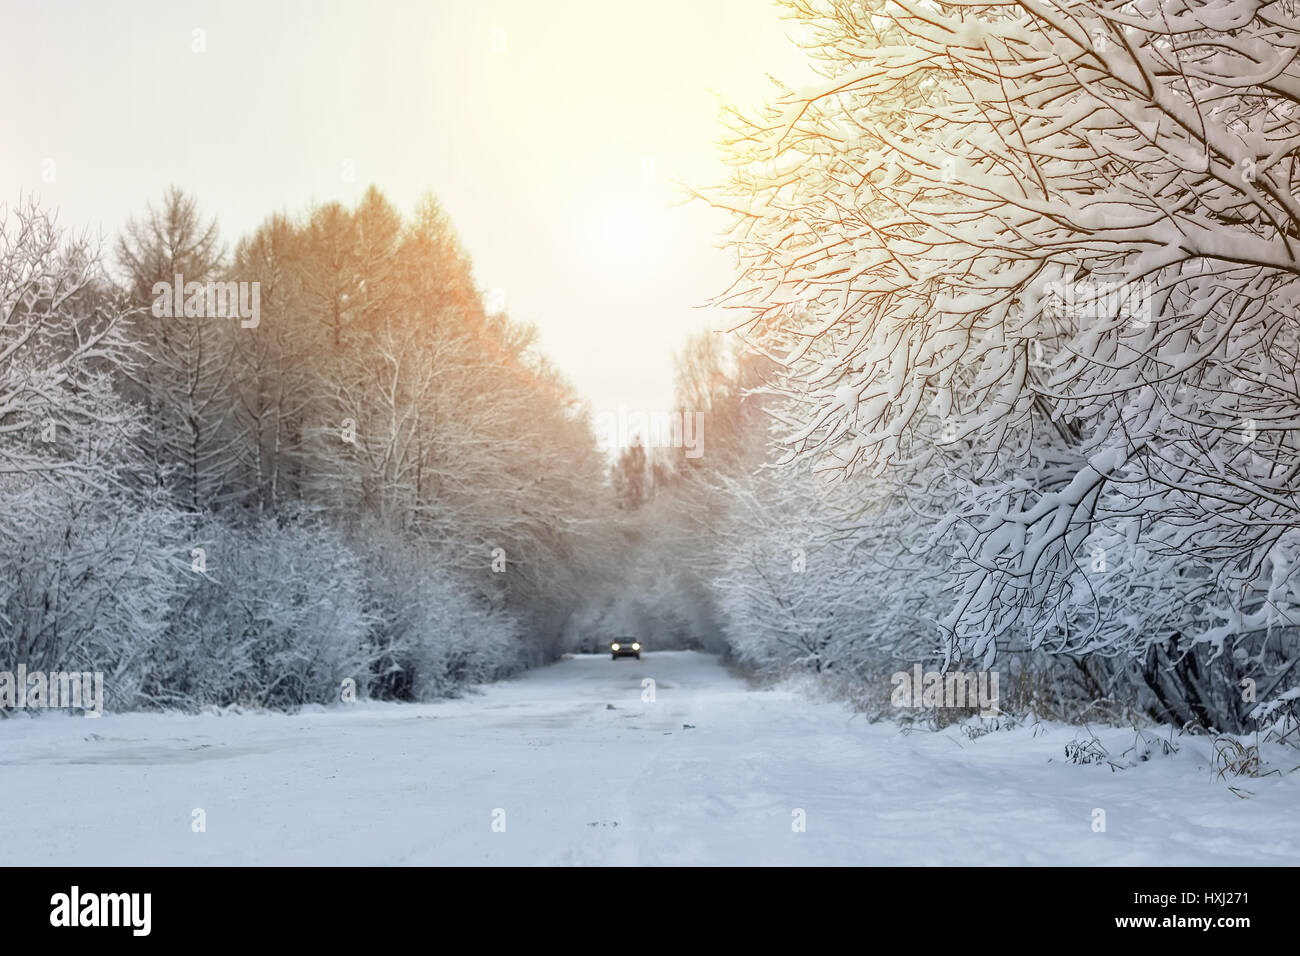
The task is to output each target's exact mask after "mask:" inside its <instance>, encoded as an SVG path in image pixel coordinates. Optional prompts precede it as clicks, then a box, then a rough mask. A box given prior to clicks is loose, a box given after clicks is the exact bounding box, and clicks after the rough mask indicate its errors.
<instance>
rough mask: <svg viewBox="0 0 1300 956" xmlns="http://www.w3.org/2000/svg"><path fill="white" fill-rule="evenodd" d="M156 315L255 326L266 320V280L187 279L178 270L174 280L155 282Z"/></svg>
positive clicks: (166, 317) (246, 326)
mask: <svg viewBox="0 0 1300 956" xmlns="http://www.w3.org/2000/svg"><path fill="white" fill-rule="evenodd" d="M153 297H154V298H153V309H152V311H153V315H154V318H157V319H179V318H182V317H184V318H187V319H227V318H230V319H233V318H239V319H241V320H242V321H241V322H240V323H239V324H240V325H241V326H242V327H243V328H246V329H255V328H257V327H258V325H259V324H261V321H262V283H260V282H215V281H213V280H208V281H207V282H186V281H185V277H184V276H183V275H181V274H179V273H177V275H176V278H175V281H173V282H155V283H154V284H153Z"/></svg>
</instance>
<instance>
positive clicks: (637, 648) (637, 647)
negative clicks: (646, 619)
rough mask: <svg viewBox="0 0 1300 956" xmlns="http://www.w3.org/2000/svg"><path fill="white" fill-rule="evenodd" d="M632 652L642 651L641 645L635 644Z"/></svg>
mask: <svg viewBox="0 0 1300 956" xmlns="http://www.w3.org/2000/svg"><path fill="white" fill-rule="evenodd" d="M632 650H634V651H639V650H641V645H640V644H633V645H632Z"/></svg>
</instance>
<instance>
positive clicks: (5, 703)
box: [0, 664, 104, 717]
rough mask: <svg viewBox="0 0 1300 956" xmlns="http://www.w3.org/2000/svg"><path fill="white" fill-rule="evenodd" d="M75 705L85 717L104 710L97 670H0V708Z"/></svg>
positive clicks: (102, 689) (21, 667) (25, 667)
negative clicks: (48, 671)
mask: <svg viewBox="0 0 1300 956" xmlns="http://www.w3.org/2000/svg"><path fill="white" fill-rule="evenodd" d="M15 707H16V708H18V709H20V710H22V709H25V708H42V709H44V708H52V709H58V708H75V709H78V710H82V711H84V712H85V716H87V717H99V716H100V715H102V714H103V713H104V675H103V673H102V672H101V671H95V672H94V673H93V674H92V673H90V672H89V671H83V672H81V673H78V672H76V671H72V672H68V671H53V672H51V673H49V674H46V673H45V672H44V671H31V672H29V671H28V670H27V665H26V664H19V665H18V671H17V673H15V672H14V671H0V708H9V709H13V708H15Z"/></svg>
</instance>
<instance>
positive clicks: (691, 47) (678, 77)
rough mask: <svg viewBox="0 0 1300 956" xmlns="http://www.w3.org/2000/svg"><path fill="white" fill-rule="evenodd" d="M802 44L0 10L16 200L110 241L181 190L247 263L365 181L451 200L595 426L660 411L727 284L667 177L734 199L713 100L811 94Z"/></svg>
mask: <svg viewBox="0 0 1300 956" xmlns="http://www.w3.org/2000/svg"><path fill="white" fill-rule="evenodd" d="M787 29H788V24H787V23H785V22H784V21H783V20H782V19H781V18H780V16H779V10H778V9H777V8H776V7H775V6H774V5H773V4H772V3H771V2H769V0H655V2H650V3H646V2H635V3H633V2H624V0H421V2H337V3H326V2H321V0H315V2H312V0H225V2H214V3H198V2H190V0H186V2H177V0H156V2H154V0H151V2H122V3H104V2H90V0H82V2H76V3H72V2H59V0H40V2H31V3H19V2H15V0H0V53H2V54H3V55H2V56H0V90H2V91H3V92H0V104H2V105H3V106H4V118H5V119H4V130H3V132H0V183H3V184H4V187H5V188H4V195H3V196H0V201H6V202H12V201H13V200H14V199H16V198H17V196H18V193H19V191H20V190H33V191H35V192H37V193H38V194H39V195H40V197H41V199H42V201H43V202H44V203H46V204H50V205H57V206H58V207H59V209H60V216H61V221H62V222H63V223H64V224H65V225H69V226H77V227H80V226H84V225H89V226H90V227H91V228H92V229H95V230H102V231H103V232H104V233H105V234H106V235H108V236H111V235H112V234H114V233H115V232H116V231H117V230H118V229H119V228H120V227H121V225H122V223H123V222H124V221H125V219H126V218H127V217H128V216H130V215H135V214H139V213H140V212H141V210H142V209H143V208H144V206H145V204H146V203H147V202H149V201H151V200H156V199H157V198H158V197H159V195H160V194H161V193H162V191H163V189H164V187H166V186H167V185H168V184H171V183H175V184H177V185H179V186H181V187H183V188H185V189H186V190H188V191H191V192H192V193H194V194H195V195H196V196H197V197H198V198H199V200H200V203H201V206H202V208H203V210H204V211H205V212H206V213H208V214H211V215H215V216H216V217H217V219H218V222H219V224H220V227H221V231H222V234H223V237H224V238H225V239H226V241H227V242H228V243H229V244H230V245H231V246H233V243H234V240H235V239H236V238H237V237H238V236H239V235H241V234H243V233H245V232H247V231H249V230H251V229H252V228H253V227H255V226H256V225H257V224H258V223H259V222H260V221H261V220H262V219H263V218H265V217H266V216H267V215H268V214H270V213H271V212H273V211H277V210H280V211H286V212H289V213H291V214H298V213H301V212H302V211H303V210H304V209H305V208H306V207H307V206H308V204H310V203H312V202H319V201H326V200H331V199H339V200H342V201H344V202H347V203H349V204H350V203H352V202H354V201H355V200H356V199H357V198H359V197H360V195H361V194H362V193H363V192H364V190H365V188H366V186H367V185H368V184H369V183H372V182H373V183H375V184H376V185H378V186H379V187H380V188H381V189H382V190H383V191H384V193H385V194H386V195H387V196H388V197H389V199H390V200H392V201H393V202H394V203H396V204H397V205H398V206H399V207H400V208H401V209H402V210H403V211H404V212H406V211H409V210H410V209H411V208H413V206H414V203H415V201H416V199H417V198H418V197H419V196H420V195H421V194H422V193H423V192H425V191H426V190H432V191H433V192H434V193H436V194H437V195H438V197H439V198H440V199H441V200H442V202H443V203H444V205H445V206H446V208H447V209H448V211H449V212H450V214H451V216H452V218H453V219H454V221H455V224H456V227H457V229H458V230H459V232H460V235H461V238H462V240H463V241H464V243H465V246H466V247H467V249H468V251H469V252H470V254H471V256H472V257H473V259H474V264H475V273H476V276H477V279H478V281H479V283H480V285H482V286H483V287H484V289H499V290H501V292H502V293H504V295H505V298H506V303H507V307H508V309H509V311H510V312H511V314H512V315H514V316H516V317H517V318H520V319H523V320H526V321H529V322H533V323H535V324H536V325H537V326H538V327H539V329H540V330H541V333H542V345H543V348H544V349H545V350H546V351H547V352H548V354H550V355H551V357H552V358H553V359H554V360H555V362H556V364H557V365H558V366H559V367H560V368H561V369H562V370H563V371H564V372H565V373H566V374H567V375H568V376H569V378H570V379H571V380H572V381H573V382H574V383H575V384H576V385H577V386H578V388H579V389H580V390H581V392H582V393H583V394H584V395H585V396H586V397H587V398H589V399H590V400H591V402H592V405H593V408H594V409H595V410H596V411H602V410H614V409H616V408H617V406H618V405H620V404H623V405H626V406H628V407H629V408H631V409H645V410H654V409H658V408H662V407H665V406H666V405H667V404H668V403H669V402H670V400H671V386H672V371H671V351H672V350H673V349H675V348H679V347H680V346H681V344H682V343H683V341H684V340H685V338H686V336H687V335H688V334H689V333H690V332H692V331H695V330H697V329H704V328H716V327H719V326H720V325H721V324H722V320H721V319H720V318H719V316H718V315H717V314H716V313H710V312H709V311H707V310H703V309H699V308H697V306H699V305H701V304H702V303H703V302H704V301H705V300H706V299H707V298H708V297H709V296H710V295H712V294H714V293H717V292H719V291H721V290H722V289H723V288H725V286H726V284H727V283H728V281H729V278H730V274H731V273H730V260H729V257H728V255H727V254H726V253H725V252H723V251H721V250H718V249H717V248H716V243H717V231H718V228H719V227H720V226H721V225H722V220H720V219H719V218H718V215H717V214H716V213H714V212H713V211H712V210H708V209H705V208H703V207H700V206H698V204H695V205H692V206H690V207H687V208H685V209H683V208H672V207H671V206H670V202H671V201H672V199H673V197H674V195H675V193H674V190H673V188H672V186H671V184H670V183H671V180H672V179H673V178H674V177H681V178H685V179H686V180H688V181H690V182H692V183H697V184H701V185H707V184H709V183H711V182H713V181H715V180H717V179H718V178H720V177H721V175H722V167H721V164H720V163H719V162H718V160H717V158H716V151H715V148H714V141H715V140H716V138H717V136H718V133H719V130H720V126H719V125H718V123H717V114H718V109H717V99H716V97H715V92H716V93H717V94H721V95H724V96H726V97H727V98H729V99H731V100H734V101H737V102H740V103H742V104H755V103H757V102H759V101H760V99H761V98H763V97H764V96H765V95H766V94H767V92H768V89H769V86H768V81H767V79H766V74H767V73H769V72H770V73H772V74H774V75H777V76H780V77H782V78H783V79H794V80H796V81H802V80H803V79H805V78H806V76H807V74H806V67H805V66H804V65H803V57H802V55H801V54H800V53H799V51H798V50H797V49H795V48H794V47H793V46H792V45H791V44H790V43H789V41H788V40H787V39H786V32H787ZM196 30H201V31H203V32H202V33H201V34H196V33H195V31H196ZM199 41H201V43H202V45H205V46H206V50H205V51H204V52H195V51H194V47H195V45H196V43H198V42H199ZM48 161H52V166H51V164H50V163H49V162H48ZM349 164H350V165H349ZM349 169H351V170H354V172H355V181H351V182H349V181H347V180H346V179H345V175H346V173H347V172H348V170H349ZM51 170H52V172H53V176H54V181H53V182H49V181H46V176H47V175H48V174H49V172H50V171H51ZM43 174H45V175H43Z"/></svg>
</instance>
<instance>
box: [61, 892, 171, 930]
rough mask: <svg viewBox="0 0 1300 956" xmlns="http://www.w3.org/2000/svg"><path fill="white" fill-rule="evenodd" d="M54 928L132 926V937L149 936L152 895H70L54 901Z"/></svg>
mask: <svg viewBox="0 0 1300 956" xmlns="http://www.w3.org/2000/svg"><path fill="white" fill-rule="evenodd" d="M50 906H51V907H52V909H51V910H50V925H51V926H68V927H73V926H129V927H130V928H131V935H133V936H148V935H149V930H150V926H151V923H152V919H151V910H152V909H153V894H152V893H82V892H81V888H80V887H77V886H74V887H73V888H72V892H70V893H55V894H54V895H53V896H51V897H50Z"/></svg>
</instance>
